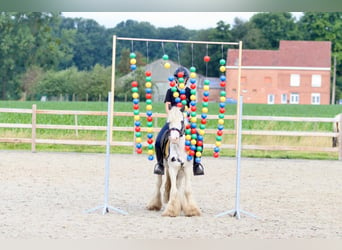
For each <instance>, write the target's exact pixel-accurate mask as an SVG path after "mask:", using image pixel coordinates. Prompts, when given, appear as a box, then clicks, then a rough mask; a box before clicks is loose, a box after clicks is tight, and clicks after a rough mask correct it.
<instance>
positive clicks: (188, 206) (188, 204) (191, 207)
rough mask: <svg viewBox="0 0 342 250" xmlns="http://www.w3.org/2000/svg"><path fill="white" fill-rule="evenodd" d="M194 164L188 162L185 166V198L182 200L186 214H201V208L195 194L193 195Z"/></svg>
mask: <svg viewBox="0 0 342 250" xmlns="http://www.w3.org/2000/svg"><path fill="white" fill-rule="evenodd" d="M191 177H192V165H191V164H187V166H186V167H185V168H184V178H185V183H184V185H185V187H184V199H183V200H182V209H183V211H184V214H185V215H186V216H200V215H201V210H200V209H199V208H198V206H197V204H196V202H195V200H194V198H193V196H192V184H191Z"/></svg>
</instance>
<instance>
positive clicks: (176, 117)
mask: <svg viewBox="0 0 342 250" xmlns="http://www.w3.org/2000/svg"><path fill="white" fill-rule="evenodd" d="M168 122H169V131H168V137H167V138H166V140H167V143H162V144H163V145H166V146H165V147H164V148H163V152H165V153H164V166H165V170H166V171H165V176H166V180H165V190H164V202H165V203H167V205H166V208H165V210H164V211H163V213H162V215H163V216H171V217H175V216H179V215H180V214H181V212H182V211H183V213H184V215H185V216H199V215H201V211H200V209H199V208H198V206H197V205H196V203H195V201H194V199H193V196H192V185H191V178H192V161H187V153H186V151H185V135H184V130H185V122H186V119H184V114H183V112H182V111H181V109H180V108H178V107H173V108H172V109H171V110H170V111H169V114H168ZM162 177H163V176H162V175H157V183H156V190H155V193H154V196H153V198H152V200H151V201H150V203H149V204H148V205H147V209H149V210H157V211H159V210H160V209H161V208H162V200H161V190H160V189H161V186H162Z"/></svg>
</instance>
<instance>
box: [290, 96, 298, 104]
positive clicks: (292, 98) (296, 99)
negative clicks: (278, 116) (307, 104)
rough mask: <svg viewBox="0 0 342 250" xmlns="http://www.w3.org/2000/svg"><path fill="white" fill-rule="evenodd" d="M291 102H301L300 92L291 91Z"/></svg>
mask: <svg viewBox="0 0 342 250" xmlns="http://www.w3.org/2000/svg"><path fill="white" fill-rule="evenodd" d="M290 103H291V104H299V94H298V93H291V94H290Z"/></svg>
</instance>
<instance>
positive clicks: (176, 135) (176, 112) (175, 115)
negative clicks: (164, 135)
mask: <svg viewBox="0 0 342 250" xmlns="http://www.w3.org/2000/svg"><path fill="white" fill-rule="evenodd" d="M168 121H169V131H170V134H169V139H170V142H171V143H179V139H180V138H181V137H182V136H184V130H185V127H184V115H183V112H182V111H181V110H180V109H179V108H178V107H172V108H171V110H170V111H169V116H168Z"/></svg>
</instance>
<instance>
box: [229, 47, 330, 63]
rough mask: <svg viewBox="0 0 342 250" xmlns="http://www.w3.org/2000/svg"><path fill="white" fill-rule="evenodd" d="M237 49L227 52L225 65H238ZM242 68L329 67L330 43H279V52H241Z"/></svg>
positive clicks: (244, 50) (245, 50) (247, 50)
mask: <svg viewBox="0 0 342 250" xmlns="http://www.w3.org/2000/svg"><path fill="white" fill-rule="evenodd" d="M238 53H239V51H238V50H237V49H229V50H228V58H227V65H229V66H237V65H238ZM242 66H279V67H280V66H282V67H329V68H330V66H331V42H330V41H280V44H279V50H249V49H243V51H242Z"/></svg>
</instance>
